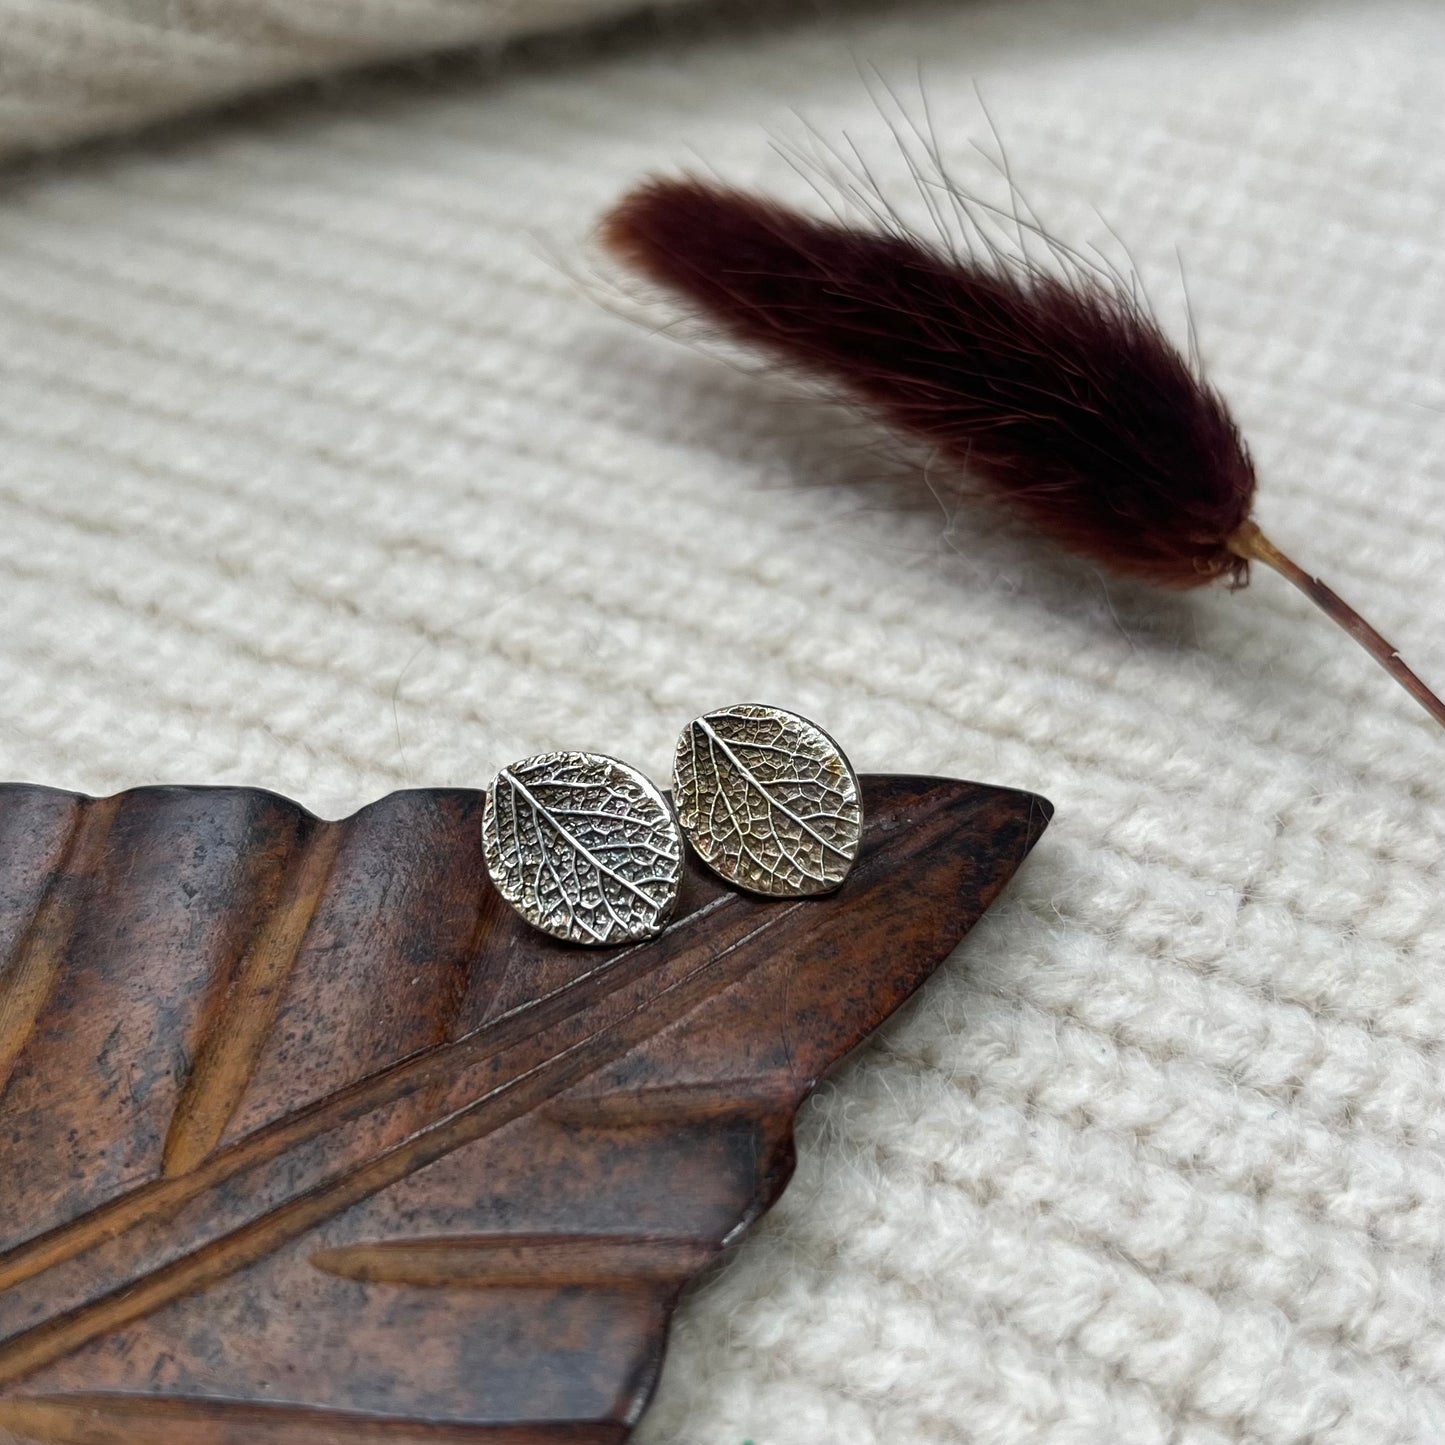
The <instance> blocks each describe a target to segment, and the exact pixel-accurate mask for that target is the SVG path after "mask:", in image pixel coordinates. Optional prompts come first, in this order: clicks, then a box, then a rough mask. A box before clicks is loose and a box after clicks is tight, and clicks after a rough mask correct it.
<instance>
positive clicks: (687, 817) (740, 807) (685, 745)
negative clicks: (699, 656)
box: [672, 703, 863, 898]
mask: <svg viewBox="0 0 1445 1445" xmlns="http://www.w3.org/2000/svg"><path fill="white" fill-rule="evenodd" d="M672 800H673V805H674V806H675V807H676V809H677V818H678V822H679V823H681V825H682V830H683V832H684V833H686V834H687V839H688V842H690V843H691V844H692V846H693V847H694V848H695V849H696V850H697V853H698V856H699V857H700V858H702V860H703V862H705V863H706V864H707V865H708V866H709V867H710V868H712V869H713V870H714V871H716V872H717V873H719V874H720V875H721V876H722V877H724V878H726V879H727V880H728V881H729V882H730V883H736V884H738V885H739V886H740V887H742V888H747V889H749V890H751V891H752V892H754V893H763V894H766V895H768V896H769V897H771V898H803V897H807V896H808V895H810V894H815V893H829V892H831V891H832V890H833V889H835V888H836V887H838V885H839V884H840V883H842V881H843V880H844V878H846V877H847V875H848V870H849V869H850V868H851V867H852V866H853V860H854V858H855V857H856V856H857V854H858V844H859V840H860V838H861V836H862V829H863V804H862V799H861V797H860V795H859V791H858V779H857V778H856V777H855V776H854V773H853V769H852V767H851V766H850V765H849V763H848V760H847V758H845V757H844V756H843V752H842V750H841V749H840V748H839V747H838V745H837V743H835V742H834V741H833V739H832V738H830V737H829V736H828V734H827V733H825V732H824V731H823V730H822V728H820V727H819V726H818V725H817V724H816V723H811V722H809V721H808V719H807V718H804V717H799V716H798V715H797V714H796V713H791V712H785V711H783V709H782V708H776V707H768V706H766V705H764V704H762V703H740V704H738V705H737V706H735V707H725V708H720V709H719V710H718V711H717V712H710V713H707V714H705V715H704V716H703V717H700V718H697V719H695V720H694V721H693V722H690V723H689V724H688V725H687V727H685V728H684V729H683V730H682V736H681V737H680V738H679V739H678V741H677V755H676V757H675V759H674V762H673V773H672Z"/></svg>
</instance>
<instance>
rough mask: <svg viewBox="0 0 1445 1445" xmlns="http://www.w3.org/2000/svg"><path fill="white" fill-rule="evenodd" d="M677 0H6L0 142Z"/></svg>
mask: <svg viewBox="0 0 1445 1445" xmlns="http://www.w3.org/2000/svg"><path fill="white" fill-rule="evenodd" d="M666 3H668V0H0V155H3V154H5V153H6V152H12V151H25V150H33V149H38V148H42V147H45V146H51V145H55V144H57V143H59V142H61V141H68V140H78V139H81V138H83V137H87V136H92V135H96V134H105V133H107V132H111V131H115V130H128V129H130V128H132V127H134V126H138V125H143V124H145V123H146V122H149V121H155V120H162V119H165V118H167V117H169V116H173V115H176V114H178V113H181V112H183V111H185V110H187V109H189V108H190V107H192V106H197V105H202V106H212V105H215V104H218V103H220V102H222V101H226V100H230V99H231V98H233V97H234V96H237V95H243V94H245V93H246V92H247V91H251V90H256V89H258V88H262V87H266V86H274V85H280V84H283V83H285V82H287V81H293V80H300V79H304V78H308V77H311V76H318V75H325V74H327V73H328V72H330V71H333V70H337V69H342V68H345V67H349V66H357V65H363V64H366V63H368V62H375V61H379V60H386V59H389V58H394V57H397V56H407V55H420V54H426V53H427V52H430V51H437V50H441V49H442V48H443V47H446V46H457V45H477V46H487V45H492V46H495V45H496V44H497V43H499V42H502V41H507V40H512V39H515V38H516V37H518V36H530V35H538V34H542V33H545V32H547V31H550V30H554V29H557V28H559V27H562V28H565V27H567V26H568V25H571V24H575V23H577V22H579V21H582V20H593V21H595V20H597V19H599V18H601V17H605V16H609V15H612V14H618V13H625V12H627V11H629V10H638V9H647V8H651V7H652V6H654V5H662V4H666Z"/></svg>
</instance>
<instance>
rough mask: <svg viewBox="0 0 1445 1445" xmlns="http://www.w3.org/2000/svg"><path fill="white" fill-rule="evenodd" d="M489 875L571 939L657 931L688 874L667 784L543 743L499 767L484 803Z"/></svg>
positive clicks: (614, 938)
mask: <svg viewBox="0 0 1445 1445" xmlns="http://www.w3.org/2000/svg"><path fill="white" fill-rule="evenodd" d="M482 847H483V850H484V852H485V854H486V860H487V871H488V872H489V873H490V874H491V875H492V882H493V883H495V884H496V885H497V890H498V892H500V893H501V895H502V897H503V898H505V899H506V900H507V902H508V903H510V904H511V905H512V907H513V908H514V909H515V910H516V911H517V912H518V913H519V914H520V915H521V916H522V917H523V918H524V919H526V921H527V922H528V923H530V924H532V925H533V927H535V928H540V929H542V930H543V931H544V932H546V933H550V934H551V935H552V936H553V937H554V938H560V939H563V940H565V941H566V942H568V943H587V944H597V945H605V944H619V943H637V942H640V941H641V940H642V939H645V938H652V937H653V936H654V935H656V934H658V933H660V932H661V931H662V929H663V926H664V924H666V922H667V920H668V916H669V915H670V914H671V913H672V910H673V908H674V906H675V905H676V903H677V893H678V888H679V887H680V885H681V883H682V838H681V836H680V835H679V833H678V831H677V824H676V823H675V822H674V821H673V817H672V814H671V812H670V811H669V810H668V807H667V803H666V801H665V800H664V799H663V796H662V794H661V793H659V792H658V791H657V789H656V788H655V787H653V785H652V784H651V783H650V782H649V781H648V780H647V779H646V778H645V777H643V775H642V774H641V773H639V772H638V771H637V769H636V768H633V767H630V766H628V764H626V763H622V762H618V760H617V759H616V758H609V757H606V756H604V755H603V754H601V753H575V752H558V753H541V754H539V755H537V756H536V757H531V758H523V759H522V760H521V761H519V762H515V763H509V764H508V765H507V766H506V767H505V768H503V769H502V770H501V771H500V772H499V773H498V774H497V776H496V780H495V781H494V782H493V784H492V788H491V792H490V793H489V794H488V795H487V801H486V805H485V807H484V809H483V812H482Z"/></svg>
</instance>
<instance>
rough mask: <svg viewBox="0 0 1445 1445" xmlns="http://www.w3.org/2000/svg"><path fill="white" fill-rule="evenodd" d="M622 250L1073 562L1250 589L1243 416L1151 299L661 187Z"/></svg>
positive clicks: (690, 184)
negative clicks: (1195, 365)
mask: <svg viewBox="0 0 1445 1445" xmlns="http://www.w3.org/2000/svg"><path fill="white" fill-rule="evenodd" d="M602 235H603V239H604V242H605V243H606V245H607V246H608V247H609V248H610V249H611V251H612V252H613V253H614V254H615V255H616V256H617V257H619V258H620V259H621V260H622V261H623V262H624V263H626V264H627V265H628V266H630V267H631V268H633V269H634V270H636V271H638V272H640V273H641V274H642V275H643V276H645V277H647V278H648V279H649V280H650V281H652V282H654V283H656V284H657V285H659V286H661V287H662V288H664V289H665V290H667V291H669V292H671V293H672V294H673V295H675V296H677V297H679V298H681V299H682V300H683V301H684V302H686V303H687V304H688V305H689V307H690V308H692V309H693V310H694V311H696V312H697V313H699V314H700V315H701V316H703V317H704V318H706V319H707V320H708V321H709V322H710V323H712V324H714V325H715V326H717V327H718V328H720V329H721V330H722V331H724V332H726V333H727V334H729V335H731V336H732V337H733V338H735V339H736V340H738V341H742V342H746V343H749V344H750V345H753V346H755V347H759V348H761V349H762V350H763V351H764V352H765V353H767V354H768V355H770V356H771V357H772V358H774V359H775V360H778V361H781V362H784V363H786V364H788V365H790V366H794V367H797V368H798V369H800V370H801V371H803V372H805V373H807V374H808V375H809V376H812V377H815V378H820V379H823V380H826V381H828V382H829V383H831V384H832V385H833V386H834V387H835V388H836V389H838V390H839V391H841V392H842V393H843V394H844V395H846V396H848V397H850V398H852V399H853V400H854V401H856V402H859V403H861V404H863V405H864V406H865V407H867V408H868V409H869V410H870V411H872V412H873V413H874V414H875V415H876V416H877V417H878V418H879V419H880V420H882V421H883V422H884V423H886V424H888V425H890V426H892V427H895V428H900V429H902V430H903V431H904V432H906V433H908V434H910V435H912V436H914V437H916V438H919V439H921V440H922V441H924V442H926V443H927V445H928V446H929V447H930V449H931V450H932V453H933V455H934V456H935V457H936V458H937V460H939V461H941V462H943V463H944V464H952V465H953V466H954V467H955V468H957V469H958V470H959V471H961V472H966V473H968V474H969V475H971V476H972V477H974V478H976V479H977V480H978V481H980V482H981V483H982V484H984V485H985V486H986V487H987V488H988V489H989V490H990V491H991V492H992V493H993V494H994V495H995V496H996V497H997V498H998V499H999V500H1001V501H1002V502H1004V503H1005V504H1007V505H1008V506H1010V507H1011V508H1013V509H1014V510H1015V511H1018V512H1021V513H1022V514H1024V515H1025V516H1026V517H1027V518H1028V519H1029V520H1030V521H1032V522H1033V524H1034V525H1035V526H1037V527H1038V528H1039V529H1040V530H1042V531H1043V532H1045V533H1046V534H1048V535H1049V536H1050V537H1052V538H1053V539H1054V540H1055V541H1056V542H1058V543H1059V544H1060V545H1062V546H1064V547H1066V548H1068V549H1069V550H1070V551H1073V552H1075V553H1078V554H1079V555H1081V556H1084V557H1087V558H1089V559H1091V560H1093V561H1095V562H1098V563H1101V564H1102V565H1104V566H1106V567H1108V568H1110V569H1112V570H1113V571H1116V572H1121V573H1125V574H1127V575H1130V576H1134V577H1139V578H1142V579H1145V580H1147V581H1150V582H1154V583H1157V584H1162V585H1164V586H1167V587H1196V586H1199V585H1201V584H1204V583H1208V582H1212V581H1215V580H1218V579H1227V580H1228V581H1229V582H1231V583H1232V584H1235V585H1239V584H1242V583H1243V582H1244V581H1245V580H1246V579H1247V577H1248V569H1249V562H1248V561H1247V560H1246V559H1245V558H1243V557H1241V556H1239V555H1238V554H1237V553H1236V552H1234V551H1232V550H1231V549H1230V547H1229V546H1228V542H1229V539H1230V538H1232V537H1233V536H1234V535H1235V533H1236V532H1237V531H1238V530H1239V529H1240V527H1241V526H1242V525H1243V524H1244V523H1245V521H1246V520H1247V518H1248V517H1249V514H1250V509H1251V505H1252V503H1253V498H1254V490H1255V475H1254V468H1253V465H1252V464H1251V462H1250V458H1249V453H1248V451H1247V449H1246V447H1245V445H1244V442H1243V440H1242V439H1241V437H1240V435H1239V431H1238V429H1237V428H1236V426H1235V424H1234V422H1233V421H1232V420H1231V418H1230V416H1229V413H1228V411H1227V409H1226V408H1225V405H1224V402H1223V401H1222V400H1221V398H1220V397H1219V395H1218V394H1217V393H1216V392H1215V391H1214V390H1213V389H1212V388H1211V387H1209V386H1208V385H1207V384H1206V383H1205V382H1204V381H1203V380H1202V379H1201V378H1200V377H1199V376H1197V375H1196V374H1195V372H1194V371H1193V370H1192V369H1191V367H1190V365H1189V363H1188V362H1187V361H1186V360H1185V358H1184V357H1183V356H1182V355H1181V354H1180V353H1179V352H1178V351H1177V350H1176V349H1175V348H1174V347H1173V346H1172V345H1171V344H1170V342H1169V341H1168V340H1167V339H1166V338H1165V336H1164V335H1163V333H1162V332H1161V331H1160V329H1159V327H1158V325H1157V324H1156V323H1155V321H1154V320H1153V318H1152V317H1151V316H1150V315H1149V314H1148V312H1147V310H1146V309H1145V308H1144V307H1143V306H1142V305H1141V304H1140V303H1139V301H1138V300H1137V298H1136V297H1135V296H1134V295H1133V294H1132V292H1130V291H1128V290H1126V289H1124V288H1123V287H1122V286H1120V285H1115V284H1111V282H1110V280H1109V279H1108V278H1107V276H1106V275H1104V274H1103V273H1101V272H1099V271H1097V270H1095V271H1088V270H1079V269H1076V271H1075V274H1072V275H1069V276H1067V277H1061V276H1060V275H1058V274H1053V273H1050V272H1049V271H1047V270H1045V269H1043V268H1041V267H1037V266H1033V265H1029V264H1019V262H1018V258H1013V260H1012V264H1011V263H1010V260H1008V259H1005V258H1003V257H1001V256H999V255H998V254H997V253H996V252H990V253H988V254H986V255H985V256H984V258H983V259H981V260H980V259H978V258H977V257H975V256H960V255H958V254H954V253H953V252H951V251H950V249H949V248H947V247H945V246H942V245H932V244H928V243H926V242H924V241H922V240H919V239H918V238H916V237H914V236H911V235H909V234H907V233H906V232H903V231H902V230H892V229H890V230H881V229H862V228H858V227H853V226H848V225H844V224H841V223H839V222H835V221H821V220H815V219H813V218H811V217H809V216H806V215H803V214H802V213H800V212H797V211H793V210H790V209H787V208H785V207H783V206H781V205H777V204H774V203H772V202H770V201H766V200H761V199H758V198H756V197H754V196H751V195H748V194H746V193H743V192H740V191H736V190H731V189H728V188H725V187H723V186H719V185H714V184H711V183H708V182H705V181H701V180H696V179H691V178H682V179H676V180H652V181H648V182H646V183H644V184H643V185H641V186H640V187H638V188H637V189H636V190H634V191H633V192H632V193H631V194H630V195H628V196H627V197H626V198H624V199H623V200H622V201H621V203H620V204H619V205H618V206H617V207H616V208H615V209H614V210H613V211H612V212H611V214H610V215H608V216H607V218H606V219H605V221H604V222H603V228H602Z"/></svg>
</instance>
